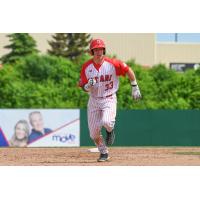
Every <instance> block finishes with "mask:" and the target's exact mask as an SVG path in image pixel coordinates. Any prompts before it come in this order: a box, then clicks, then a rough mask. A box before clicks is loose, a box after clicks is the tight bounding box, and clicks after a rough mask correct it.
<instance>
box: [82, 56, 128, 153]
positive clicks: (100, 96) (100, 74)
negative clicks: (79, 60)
mask: <svg viewBox="0 0 200 200" xmlns="http://www.w3.org/2000/svg"><path fill="white" fill-rule="evenodd" d="M128 70H129V67H128V66H127V65H126V64H125V63H123V62H121V61H119V60H115V59H110V58H107V57H105V58H104V60H103V62H102V64H101V65H97V64H96V63H94V61H93V60H92V59H91V60H89V61H88V62H86V63H85V64H83V67H82V70H81V78H80V83H79V85H80V86H81V87H83V86H84V85H85V84H87V83H88V79H90V78H95V79H96V82H97V83H96V84H95V85H94V86H93V87H92V90H91V92H90V93H89V94H90V98H89V101H88V126H89V130H90V137H91V138H92V139H93V140H95V139H96V138H99V137H102V135H101V128H102V126H104V127H105V128H106V130H107V131H108V132H111V131H112V129H113V128H114V124H115V117H116V108H117V98H116V92H117V90H118V88H119V76H120V75H125V74H126V72H127V71H128ZM97 147H98V149H99V151H100V152H101V153H103V154H104V153H107V152H108V149H107V147H106V145H105V144H104V142H102V143H101V144H98V145H97Z"/></svg>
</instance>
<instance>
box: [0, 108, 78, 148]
mask: <svg viewBox="0 0 200 200" xmlns="http://www.w3.org/2000/svg"><path fill="white" fill-rule="evenodd" d="M7 146H11V147H78V146H80V111H79V109H0V147H7Z"/></svg>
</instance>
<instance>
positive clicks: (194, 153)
mask: <svg viewBox="0 0 200 200" xmlns="http://www.w3.org/2000/svg"><path fill="white" fill-rule="evenodd" d="M90 148H91V147H90ZM88 149H89V148H86V147H80V148H0V165H23V166H26V165H28V166H32V165H34V166H40V165H43V166H47V165H51V166H53V165H56V166H64V165H69V166H194V165H198V166H199V165H200V147H112V148H110V149H109V152H110V154H109V155H110V157H111V159H110V161H108V162H104V163H98V162H97V158H98V157H99V153H91V152H89V151H88ZM188 154H189V155H188Z"/></svg>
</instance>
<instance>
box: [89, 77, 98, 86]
mask: <svg viewBox="0 0 200 200" xmlns="http://www.w3.org/2000/svg"><path fill="white" fill-rule="evenodd" d="M96 82H97V81H96V79H95V78H89V79H88V84H89V85H90V86H94V85H95V84H96Z"/></svg>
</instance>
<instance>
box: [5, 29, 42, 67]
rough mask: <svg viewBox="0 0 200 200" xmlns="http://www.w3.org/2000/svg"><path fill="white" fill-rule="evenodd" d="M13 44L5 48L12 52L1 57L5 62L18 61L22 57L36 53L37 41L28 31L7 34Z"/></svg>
mask: <svg viewBox="0 0 200 200" xmlns="http://www.w3.org/2000/svg"><path fill="white" fill-rule="evenodd" d="M7 36H8V37H9V41H10V42H11V44H9V45H7V46H5V47H4V48H6V49H9V50H10V52H9V53H8V54H6V55H4V56H2V57H1V61H2V62H3V63H10V64H12V63H16V62H17V61H18V60H20V59H21V58H22V57H24V56H27V55H31V54H36V53H38V50H37V49H36V41H35V40H34V39H33V38H32V37H31V36H30V35H29V34H28V33H12V34H9V35H7Z"/></svg>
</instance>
